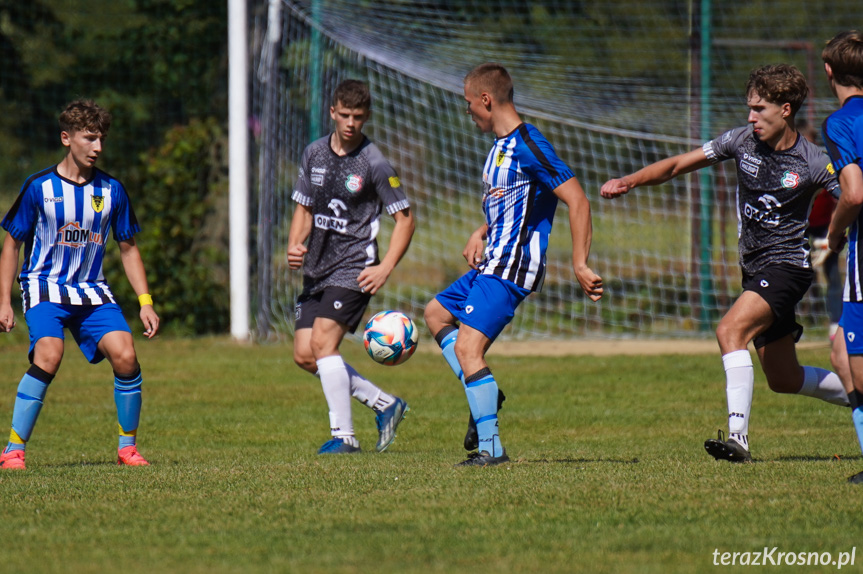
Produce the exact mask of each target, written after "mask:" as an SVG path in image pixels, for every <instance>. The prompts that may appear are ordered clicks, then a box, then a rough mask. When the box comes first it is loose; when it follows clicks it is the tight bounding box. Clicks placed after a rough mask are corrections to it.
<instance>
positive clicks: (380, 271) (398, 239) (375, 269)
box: [357, 208, 416, 295]
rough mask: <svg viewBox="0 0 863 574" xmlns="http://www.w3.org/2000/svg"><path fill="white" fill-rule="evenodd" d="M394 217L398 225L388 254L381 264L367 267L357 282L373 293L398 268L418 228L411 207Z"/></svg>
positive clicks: (394, 230)
mask: <svg viewBox="0 0 863 574" xmlns="http://www.w3.org/2000/svg"><path fill="white" fill-rule="evenodd" d="M393 219H395V221H396V225H395V227H394V228H393V234H392V237H390V245H389V247H388V248H387V254H386V255H384V258H383V259H382V260H381V262H380V263H379V264H377V265H372V266H370V267H366V268H365V269H363V270H362V271H361V272H360V274H359V276H358V277H357V283H359V285H360V288H361V289H362V290H363V291H365V292H366V293H371V294H372V295H374V294H375V293H377V292H378V289H380V288H381V287H383V286H384V283H386V282H387V279H389V277H390V274H391V273H392V272H393V269H395V268H396V265H397V264H398V262H399V261H401V258H402V257H404V254H405V253H407V250H408V247H409V246H410V244H411V238H412V237H413V235H414V230H415V229H416V221H415V220H414V214H413V212H412V211H411V210H410V208H408V209H403V210H401V211H397V212H396V213H394V214H393Z"/></svg>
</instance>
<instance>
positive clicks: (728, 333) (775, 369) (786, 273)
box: [601, 64, 848, 462]
mask: <svg viewBox="0 0 863 574" xmlns="http://www.w3.org/2000/svg"><path fill="white" fill-rule="evenodd" d="M807 94H808V86H807V84H806V79H805V78H804V77H803V74H801V73H800V71H799V70H797V68H795V67H793V66H789V65H784V64H779V65H772V66H763V67H761V68H757V69H755V70H753V71H752V73H751V74H750V76H749V81H748V83H747V85H746V103H747V106H748V107H749V118H748V122H749V125H748V126H746V127H742V128H737V129H734V130H731V131H728V132H726V133H725V134H723V135H722V136H720V137H719V138H717V139H715V140H713V141H710V142H707V143H705V144H704V145H703V146H702V147H699V148H697V149H695V150H693V151H690V152H688V153H684V154H680V155H678V156H674V157H671V158H667V159H664V160H661V161H658V162H656V163H654V164H651V165H649V166H647V167H645V168H643V169H641V170H639V171H637V172H635V173H633V174H631V175H627V176H625V177H622V178H619V179H612V180H610V181H608V182H606V183H605V184H604V185H603V186H602V189H601V194H602V196H603V197H605V198H613V197H617V196H619V195H622V194H625V193H627V192H629V191H630V190H631V189H633V188H635V187H638V186H649V185H657V184H660V183H663V182H666V181H668V180H670V179H671V178H673V177H676V176H678V175H682V174H685V173H689V172H692V171H695V170H698V169H701V168H704V167H707V166H709V165H711V164H713V163H716V162H718V161H722V160H726V159H734V160H735V163H736V166H737V179H738V189H737V207H738V217H739V232H740V233H739V247H740V265H741V268H742V271H743V273H742V274H743V293H742V294H741V295H740V297H739V298H738V299H737V301H736V302H735V303H734V305H732V307H731V309H729V310H728V312H727V313H726V314H725V316H724V317H723V318H722V319H721V320H720V322H719V325H718V326H717V329H716V338H717V340H718V342H719V349H720V351H721V353H722V362H723V365H724V367H725V381H726V397H727V399H728V431H729V436H728V440H727V441H726V440H725V438H724V436H723V433H722V431H719V437H718V438H716V439H709V440H708V441H706V442H705V443H704V447H705V449H706V450H707V452H708V453H709V454H711V455H712V456H714V457H715V458H716V459H721V460H729V461H732V462H748V461H751V460H752V456H751V454H750V451H749V436H748V435H749V430H748V429H749V414H750V410H751V406H752V390H753V386H754V376H755V375H754V368H753V363H752V358H751V356H750V355H749V351H748V350H747V345H748V343H749V342H750V341H752V342H753V343H754V346H755V350H756V352H757V353H758V359H759V361H760V362H761V368H762V369H763V370H764V374H765V375H766V377H767V383H768V385H769V386H770V388H771V390H773V391H775V392H777V393H796V394H801V395H806V396H811V397H816V398H819V399H822V400H824V401H827V402H830V403H833V404H839V405H847V404H848V397H847V395H846V393H845V390H844V387H843V386H842V382H841V381H840V379H839V377H838V376H837V375H836V374H835V373H833V372H830V371H826V370H824V369H819V368H817V367H808V366H801V365H800V364H799V363H798V361H797V355H796V353H795V343H796V342H797V340H799V338H800V335H801V334H802V332H803V328H802V327H801V326H800V325H799V324H798V323H797V321H796V317H795V307H796V305H797V302H798V301H800V299H801V298H802V297H803V295H804V294H805V293H806V290H807V289H808V288H809V285H810V284H811V282H812V279H813V276H814V274H813V271H812V269H811V265H810V260H809V249H808V243H807V240H806V237H805V235H804V232H805V231H806V221H807V217H808V214H809V208H810V206H811V204H812V200H813V198H814V196H815V194H816V193H817V192H818V191H819V190H820V189H822V188H827V189H828V190H832V191H835V190H836V189H837V185H838V184H837V182H836V179H835V176H834V175H833V173H832V168H831V167H830V164H829V160H828V159H827V157H826V156H825V154H824V153H823V152H821V151H820V150H818V148H816V147H815V146H814V145H812V144H811V143H810V142H808V141H807V140H806V139H805V138H803V137H802V136H801V135H800V134H799V133H798V132H797V130H796V128H795V124H794V116H795V114H796V113H797V111H798V110H799V109H800V106H801V105H802V104H803V101H804V100H805V99H806V96H807Z"/></svg>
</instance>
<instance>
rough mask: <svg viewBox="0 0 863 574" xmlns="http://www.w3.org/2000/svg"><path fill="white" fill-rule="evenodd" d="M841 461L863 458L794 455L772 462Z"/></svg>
mask: <svg viewBox="0 0 863 574" xmlns="http://www.w3.org/2000/svg"><path fill="white" fill-rule="evenodd" d="M840 460H863V456H861V455H859V454H857V455H854V456H840V455H838V454H834V455H832V456H823V455H812V456H807V455H794V456H779V457H776V458H774V459H772V461H778V462H834V461H835V462H839V461H840ZM760 462H771V460H764V461H760Z"/></svg>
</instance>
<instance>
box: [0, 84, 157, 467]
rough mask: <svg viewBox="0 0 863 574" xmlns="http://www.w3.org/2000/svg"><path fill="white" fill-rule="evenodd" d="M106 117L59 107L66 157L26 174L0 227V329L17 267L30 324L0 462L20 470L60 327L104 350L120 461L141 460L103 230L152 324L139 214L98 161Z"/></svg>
mask: <svg viewBox="0 0 863 574" xmlns="http://www.w3.org/2000/svg"><path fill="white" fill-rule="evenodd" d="M110 125H111V116H110V114H109V113H108V112H107V111H106V110H104V109H103V108H101V107H99V106H98V105H96V104H95V103H94V102H92V101H90V100H77V101H74V102H72V103H70V104H69V105H68V106H66V108H65V110H64V111H63V112H62V113H61V114H60V130H61V132H60V141H61V142H62V143H63V145H64V146H65V147H66V148H67V152H66V156H65V157H64V158H63V160H62V161H61V162H60V163H59V164H57V165H55V166H53V167H50V168H48V169H46V170H43V171H41V172H39V173H37V174H35V175H32V176H30V178H28V179H27V181H26V182H25V183H24V186H23V187H22V188H21V193H20V194H19V195H18V198H17V199H16V201H15V203H14V204H13V205H12V208H11V209H10V210H9V213H7V214H6V217H5V218H4V219H3V222H2V227H3V229H5V230H6V231H7V235H6V238H5V240H4V242H3V251H2V254H0V331H3V332H7V333H8V332H9V331H11V330H12V328H13V327H15V316H14V313H13V311H12V305H11V297H12V283H13V281H14V279H15V276H16V273H17V267H18V260H19V255H20V252H21V247H22V246H24V263H23V266H22V267H21V271H20V273H17V275H18V281H19V283H20V284H21V299H22V302H23V307H24V319H25V320H26V322H27V327H28V329H29V330H30V353H29V358H30V368H29V369H28V370H27V372H26V373H25V374H24V377H23V378H22V379H21V382H20V383H19V385H18V394H17V397H16V399H15V407H14V410H13V413H12V431H11V433H10V436H9V443H8V445H7V446H6V448H5V449H4V450H3V453H2V455H0V468H4V469H23V468H25V463H24V449H25V447H26V445H27V441H28V440H30V436H31V433H32V432H33V427H34V425H35V424H36V419H37V417H38V416H39V412H40V411H41V409H42V404H43V401H44V400H45V394H46V393H47V391H48V386H49V385H50V383H51V381H52V380H53V379H54V375H55V374H56V373H57V370H58V369H59V368H60V361H61V360H62V358H63V350H64V334H63V329H64V328H67V329H69V331H70V332H71V333H72V336H73V337H74V338H75V341H76V342H77V343H78V346H79V347H80V349H81V352H82V353H83V354H84V356H85V357H87V360H88V361H90V362H91V363H94V364H95V363H98V362H100V361H101V360H102V359H105V358H107V359H108V362H109V363H110V364H111V367H112V368H113V370H114V401H115V403H116V406H117V419H118V427H119V444H118V449H117V452H118V456H117V464H121V465H130V466H146V465H147V464H148V463H147V461H146V460H145V459H144V457H142V456H141V455H140V453H138V449H137V446H136V436H137V432H138V422H139V420H140V414H141V368H140V366H139V365H138V359H137V356H136V354H135V346H134V343H133V341H132V332H131V330H130V329H129V325H128V324H127V323H126V320H125V319H124V317H123V314H122V312H121V311H120V307H119V306H118V305H117V303H116V302H115V300H114V295H113V294H112V293H111V289H110V288H109V287H108V284H107V283H106V282H105V278H104V276H103V275H102V260H103V257H104V255H105V248H106V243H107V240H108V237H109V235H113V237H114V239H115V240H116V241H117V242H118V244H119V245H120V257H121V260H122V262H123V268H124V270H125V272H126V276H127V277H128V279H129V282H130V283H131V285H132V288H133V289H134V290H135V293H137V294H138V300H139V302H140V304H141V313H140V316H141V321H142V322H143V324H144V328H145V331H144V334H145V335H146V336H147V337H148V338H152V337H153V336H154V335H155V334H156V333H157V332H158V330H159V317H158V315H157V314H156V312H155V311H154V310H153V299H152V297H151V296H150V295H149V289H148V287H147V277H146V272H145V270H144V264H143V262H142V260H141V254H140V253H139V251H138V247H137V245H136V244H135V234H136V233H138V231H139V230H140V229H139V226H138V221H137V219H136V218H135V213H134V212H133V211H132V206H131V204H130V202H129V196H128V195H127V194H126V190H125V189H124V187H123V185H122V184H121V183H120V182H119V181H117V180H116V179H114V178H113V177H111V176H110V175H108V174H107V173H105V172H103V171H102V170H100V169H98V168H97V167H95V164H96V161H97V160H98V159H99V156H100V155H101V153H102V146H103V143H104V139H105V136H106V135H107V134H108V128H109V127H110Z"/></svg>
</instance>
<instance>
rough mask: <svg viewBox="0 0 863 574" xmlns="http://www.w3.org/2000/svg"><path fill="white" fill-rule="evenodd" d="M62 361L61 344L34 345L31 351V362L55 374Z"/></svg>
mask: <svg viewBox="0 0 863 574" xmlns="http://www.w3.org/2000/svg"><path fill="white" fill-rule="evenodd" d="M62 361H63V346H62V345H39V344H37V345H36V348H35V349H34V352H33V357H32V361H31V362H32V363H33V364H34V365H36V366H37V367H39V368H40V369H42V370H43V371H45V372H46V373H51V374H55V373H56V372H57V371H58V370H59V368H60V363H61V362H62Z"/></svg>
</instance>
